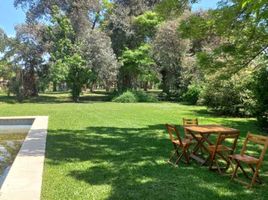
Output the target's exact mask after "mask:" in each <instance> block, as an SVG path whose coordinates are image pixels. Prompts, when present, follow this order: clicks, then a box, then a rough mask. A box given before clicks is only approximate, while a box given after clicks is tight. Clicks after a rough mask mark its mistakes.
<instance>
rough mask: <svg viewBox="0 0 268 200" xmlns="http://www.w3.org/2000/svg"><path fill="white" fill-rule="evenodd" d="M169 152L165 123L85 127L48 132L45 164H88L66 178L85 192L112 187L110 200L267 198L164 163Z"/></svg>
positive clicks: (203, 171)
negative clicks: (83, 184) (81, 184)
mask: <svg viewBox="0 0 268 200" xmlns="http://www.w3.org/2000/svg"><path fill="white" fill-rule="evenodd" d="M234 124H235V123H234ZM243 125H245V124H244V122H243V123H242V122H237V123H236V126H237V127H242V126H243ZM171 150H172V145H171V143H170V141H169V139H168V136H167V133H166V132H165V129H164V125H163V124H156V125H151V126H148V127H143V128H120V127H88V128H86V129H85V130H65V129H61V130H50V131H49V135H48V143H47V152H46V157H47V163H48V164H49V165H61V164H64V163H69V162H72V163H75V162H77V163H78V162H81V161H82V162H84V161H87V162H88V163H89V165H88V167H85V168H84V169H81V167H80V168H78V169H76V168H72V169H70V170H69V176H70V177H72V178H74V179H76V180H77V181H82V182H86V183H88V184H89V186H88V187H91V186H92V185H110V186H111V192H110V194H109V197H108V199H252V198H254V199H255V198H257V199H263V198H264V197H265V196H267V195H268V192H267V189H265V186H261V187H259V188H257V189H255V191H249V190H245V188H244V187H243V186H241V185H239V184H237V183H234V182H230V180H229V178H230V177H225V176H220V175H218V174H215V173H213V172H210V171H208V169H207V168H206V167H200V166H198V165H196V164H195V163H194V162H191V164H190V165H186V164H182V163H180V165H179V167H178V168H174V167H172V166H170V165H169V164H167V163H166V162H165V161H166V159H167V158H168V156H169V155H170V151H171ZM266 181H267V180H266ZM96 198H97V199H98V197H96ZM264 199H265V198H264Z"/></svg>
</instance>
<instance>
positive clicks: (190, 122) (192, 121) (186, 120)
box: [182, 118, 203, 154]
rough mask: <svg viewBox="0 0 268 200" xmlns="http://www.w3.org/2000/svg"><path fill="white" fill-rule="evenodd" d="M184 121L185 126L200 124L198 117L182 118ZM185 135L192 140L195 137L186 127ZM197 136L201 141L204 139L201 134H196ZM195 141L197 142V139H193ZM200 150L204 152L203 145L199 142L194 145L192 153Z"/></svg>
mask: <svg viewBox="0 0 268 200" xmlns="http://www.w3.org/2000/svg"><path fill="white" fill-rule="evenodd" d="M182 122H183V126H195V125H198V119H197V118H195V119H189V118H182ZM184 135H185V138H188V139H190V140H193V139H194V138H193V136H192V135H191V134H190V133H189V132H188V130H186V129H185V128H184ZM195 137H196V139H197V140H199V141H201V140H203V137H202V135H200V134H195ZM193 142H197V141H194V140H193ZM199 150H200V151H201V153H203V149H202V147H201V146H200V145H199V143H198V142H197V144H196V145H195V146H194V147H193V150H192V153H193V154H196V153H197V152H198V151H199Z"/></svg>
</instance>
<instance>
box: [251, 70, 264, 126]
mask: <svg viewBox="0 0 268 200" xmlns="http://www.w3.org/2000/svg"><path fill="white" fill-rule="evenodd" d="M254 80H255V81H254V83H253V92H254V96H255V98H256V101H257V103H256V106H255V113H254V114H255V115H256V116H257V120H258V122H259V124H260V126H262V127H264V128H266V129H268V67H267V65H263V66H262V67H261V68H260V69H259V70H258V71H257V72H256V73H255V74H254Z"/></svg>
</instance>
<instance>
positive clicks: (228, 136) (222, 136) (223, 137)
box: [216, 132, 240, 153]
mask: <svg viewBox="0 0 268 200" xmlns="http://www.w3.org/2000/svg"><path fill="white" fill-rule="evenodd" d="M239 134H240V133H239V132H229V133H220V134H219V136H218V138H217V142H216V149H217V146H218V145H221V144H222V143H223V142H224V141H225V140H226V139H232V140H233V142H232V145H231V149H232V152H231V153H233V152H234V150H235V148H236V144H237V140H238V137H239Z"/></svg>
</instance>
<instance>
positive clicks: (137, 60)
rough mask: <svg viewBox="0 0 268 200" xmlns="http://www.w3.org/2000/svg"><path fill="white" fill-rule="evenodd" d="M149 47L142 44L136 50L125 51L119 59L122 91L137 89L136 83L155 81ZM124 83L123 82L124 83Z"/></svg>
mask: <svg viewBox="0 0 268 200" xmlns="http://www.w3.org/2000/svg"><path fill="white" fill-rule="evenodd" d="M150 51H151V46H150V45H149V44H143V45H141V46H140V47H138V48H137V49H134V50H130V49H127V50H125V51H124V52H123V54H122V57H121V58H120V60H121V62H122V64H123V65H122V67H121V69H120V75H121V79H122V81H123V83H124V84H123V86H124V87H125V88H124V89H132V88H135V87H137V84H138V81H139V80H140V81H150V80H151V81H153V80H155V79H156V72H155V70H154V68H153V66H154V65H155V63H154V60H153V59H152V58H151V55H150ZM124 81H125V82H124Z"/></svg>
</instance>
